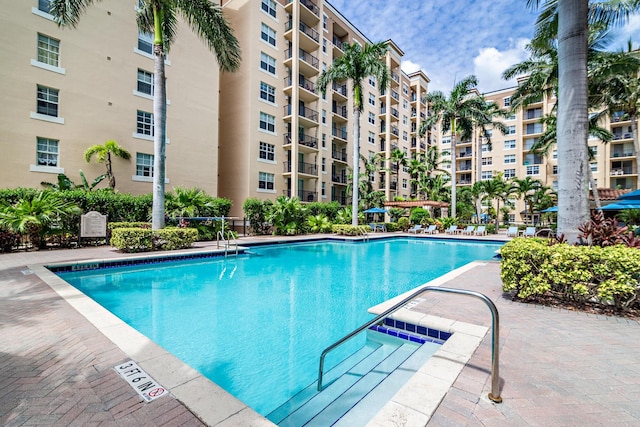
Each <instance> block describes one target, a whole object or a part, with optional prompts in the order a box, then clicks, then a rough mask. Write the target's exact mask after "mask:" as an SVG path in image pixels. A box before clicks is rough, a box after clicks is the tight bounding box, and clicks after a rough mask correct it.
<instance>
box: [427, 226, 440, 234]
mask: <svg viewBox="0 0 640 427" xmlns="http://www.w3.org/2000/svg"><path fill="white" fill-rule="evenodd" d="M423 233H424V234H438V227H437V226H436V225H435V224H431V225H430V226H429V227H427V228H426V229H425V230H424V231H423Z"/></svg>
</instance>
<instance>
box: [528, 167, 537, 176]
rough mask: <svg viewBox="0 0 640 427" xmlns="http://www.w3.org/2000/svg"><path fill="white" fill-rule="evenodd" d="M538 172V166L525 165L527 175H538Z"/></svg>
mask: <svg viewBox="0 0 640 427" xmlns="http://www.w3.org/2000/svg"><path fill="white" fill-rule="evenodd" d="M539 174H540V166H538V165H533V166H527V175H539Z"/></svg>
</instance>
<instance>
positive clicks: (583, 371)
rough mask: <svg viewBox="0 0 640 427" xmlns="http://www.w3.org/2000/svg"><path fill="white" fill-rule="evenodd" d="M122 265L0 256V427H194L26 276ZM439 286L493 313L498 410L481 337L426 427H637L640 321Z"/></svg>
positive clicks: (463, 312)
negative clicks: (41, 268)
mask: <svg viewBox="0 0 640 427" xmlns="http://www.w3.org/2000/svg"><path fill="white" fill-rule="evenodd" d="M490 237H491V236H490ZM265 239H272V238H264V237H263V238H257V239H251V240H265ZM248 240H249V239H247V241H248ZM122 256H125V255H123V254H118V253H117V252H115V251H113V250H112V249H111V248H108V247H97V248H83V249H74V250H60V251H46V252H45V251H43V252H28V253H24V252H23V253H13V254H3V255H0V425H3V426H23V425H25V426H26V425H59V426H62V425H64V426H67V425H82V426H86V425H96V426H97V425H101V426H102V425H105V426H143V425H144V426H146V425H149V426H156V425H157V426H166V425H169V426H173V425H187V426H189V425H202V423H201V422H200V421H199V420H198V419H197V418H196V417H195V416H194V415H193V414H192V413H191V412H190V411H189V410H188V408H186V407H185V406H184V405H183V404H182V403H181V402H179V401H178V400H177V399H175V398H173V397H170V396H169V397H163V398H160V399H158V400H156V401H153V402H151V403H142V402H141V399H140V398H139V397H138V395H137V394H136V393H135V392H134V391H133V390H132V389H131V388H130V387H129V386H128V385H127V384H126V383H125V382H124V381H122V380H121V379H120V378H119V377H118V376H117V374H116V373H115V372H114V371H113V369H112V367H113V366H115V365H117V364H119V363H122V362H124V361H126V360H128V357H127V355H125V354H124V353H123V352H122V350H120V349H119V348H118V347H116V346H115V345H114V344H113V343H112V342H111V341H110V340H108V339H107V338H106V337H104V336H103V335H102V334H101V333H99V332H98V330H97V329H96V328H95V327H94V326H93V325H92V324H90V323H89V322H88V321H87V320H86V319H85V318H84V317H83V316H81V315H80V314H78V312H76V311H75V310H74V309H73V308H72V307H71V306H70V305H69V304H68V303H67V302H66V301H64V300H63V299H62V298H60V297H59V296H58V295H57V294H56V293H55V292H54V291H53V290H52V289H51V288H50V287H49V286H48V285H47V284H45V283H44V282H42V281H41V280H40V279H39V278H38V277H37V276H35V275H34V274H30V272H29V271H28V270H27V269H26V266H27V265H29V264H35V263H52V262H60V261H71V260H83V259H105V258H114V257H122ZM446 286H449V287H458V288H463V289H472V290H476V291H479V292H482V293H484V294H486V295H487V296H489V297H490V298H491V299H492V300H493V301H494V302H495V303H496V305H497V306H498V310H499V311H500V316H501V319H500V320H501V328H500V333H501V337H500V338H501V340H500V344H501V351H500V359H501V360H500V362H501V363H500V368H501V371H500V377H501V384H502V389H501V395H502V397H503V399H504V402H503V403H502V404H499V405H498V404H494V403H491V402H490V401H489V400H488V399H487V397H486V395H487V393H488V391H489V384H490V378H489V368H490V365H491V363H490V358H491V337H490V335H487V337H485V339H484V340H483V342H482V344H481V346H480V348H479V349H478V350H477V351H476V353H475V354H474V356H473V357H472V359H471V361H470V363H469V364H468V365H467V366H466V367H465V368H464V370H463V371H462V373H461V375H460V376H459V377H458V379H457V381H456V382H455V383H454V386H453V387H452V388H451V390H450V392H449V393H448V394H447V396H446V397H445V398H444V400H443V401H442V403H441V404H440V406H439V408H438V410H437V411H436V413H435V414H434V416H433V417H432V419H431V421H430V422H429V424H428V425H429V426H464V425H469V426H549V425H553V426H574V425H575V426H591V425H593V426H596V425H607V426H618V425H619V426H629V425H640V406H639V405H637V402H638V400H640V360H639V358H638V354H640V340H638V337H639V336H640V324H638V323H637V322H634V321H629V320H626V319H620V318H612V317H606V316H599V315H590V314H585V313H578V312H572V311H567V310H558V309H550V308H546V307H541V306H535V305H525V304H520V303H514V302H512V301H511V300H510V299H508V298H505V297H504V296H503V294H502V292H501V288H500V277H499V264H498V263H496V262H489V263H486V264H485V265H480V266H477V267H476V268H474V269H472V270H470V271H468V272H466V273H464V274H462V275H461V276H458V277H456V278H454V279H452V280H451V281H450V282H448V283H447V284H446ZM413 309H414V310H420V311H424V312H428V313H429V314H434V315H438V316H442V317H448V318H454V319H456V320H461V321H465V322H470V323H478V324H483V325H487V326H488V325H490V321H491V319H490V315H489V311H488V309H487V308H486V306H485V305H484V304H483V303H482V302H480V301H476V300H474V299H469V298H464V297H459V296H452V295H442V294H437V295H435V294H434V295H429V296H428V297H426V298H425V301H424V302H422V303H420V304H419V305H417V306H416V307H414V308H413ZM452 313H455V314H456V316H454V315H452ZM211 404H212V405H215V398H213V399H212V403H211ZM223 424H224V423H223Z"/></svg>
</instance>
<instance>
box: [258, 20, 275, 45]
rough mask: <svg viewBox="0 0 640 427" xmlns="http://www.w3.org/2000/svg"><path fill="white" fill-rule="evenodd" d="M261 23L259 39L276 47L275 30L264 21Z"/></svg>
mask: <svg viewBox="0 0 640 427" xmlns="http://www.w3.org/2000/svg"><path fill="white" fill-rule="evenodd" d="M261 25H262V26H261V27H260V39H261V40H262V41H263V42H265V43H267V44H268V45H271V46H273V47H276V30H274V29H273V28H271V27H270V26H268V25H267V24H265V23H264V22H263V23H262V24H261Z"/></svg>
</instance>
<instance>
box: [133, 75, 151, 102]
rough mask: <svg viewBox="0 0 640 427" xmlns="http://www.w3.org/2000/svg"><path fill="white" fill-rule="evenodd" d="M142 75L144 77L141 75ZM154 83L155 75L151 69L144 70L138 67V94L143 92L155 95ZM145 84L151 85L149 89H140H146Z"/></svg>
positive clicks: (143, 93)
mask: <svg viewBox="0 0 640 427" xmlns="http://www.w3.org/2000/svg"><path fill="white" fill-rule="evenodd" d="M141 75H142V77H143V78H142V79H141V78H140V76H141ZM153 84H154V76H153V73H150V72H149V71H146V70H143V69H142V68H138V72H137V74H136V90H135V92H136V93H137V94H141V95H144V96H151V97H152V96H153ZM145 85H146V86H148V87H149V90H148V91H145V90H140V89H141V88H142V89H144V88H145Z"/></svg>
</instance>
